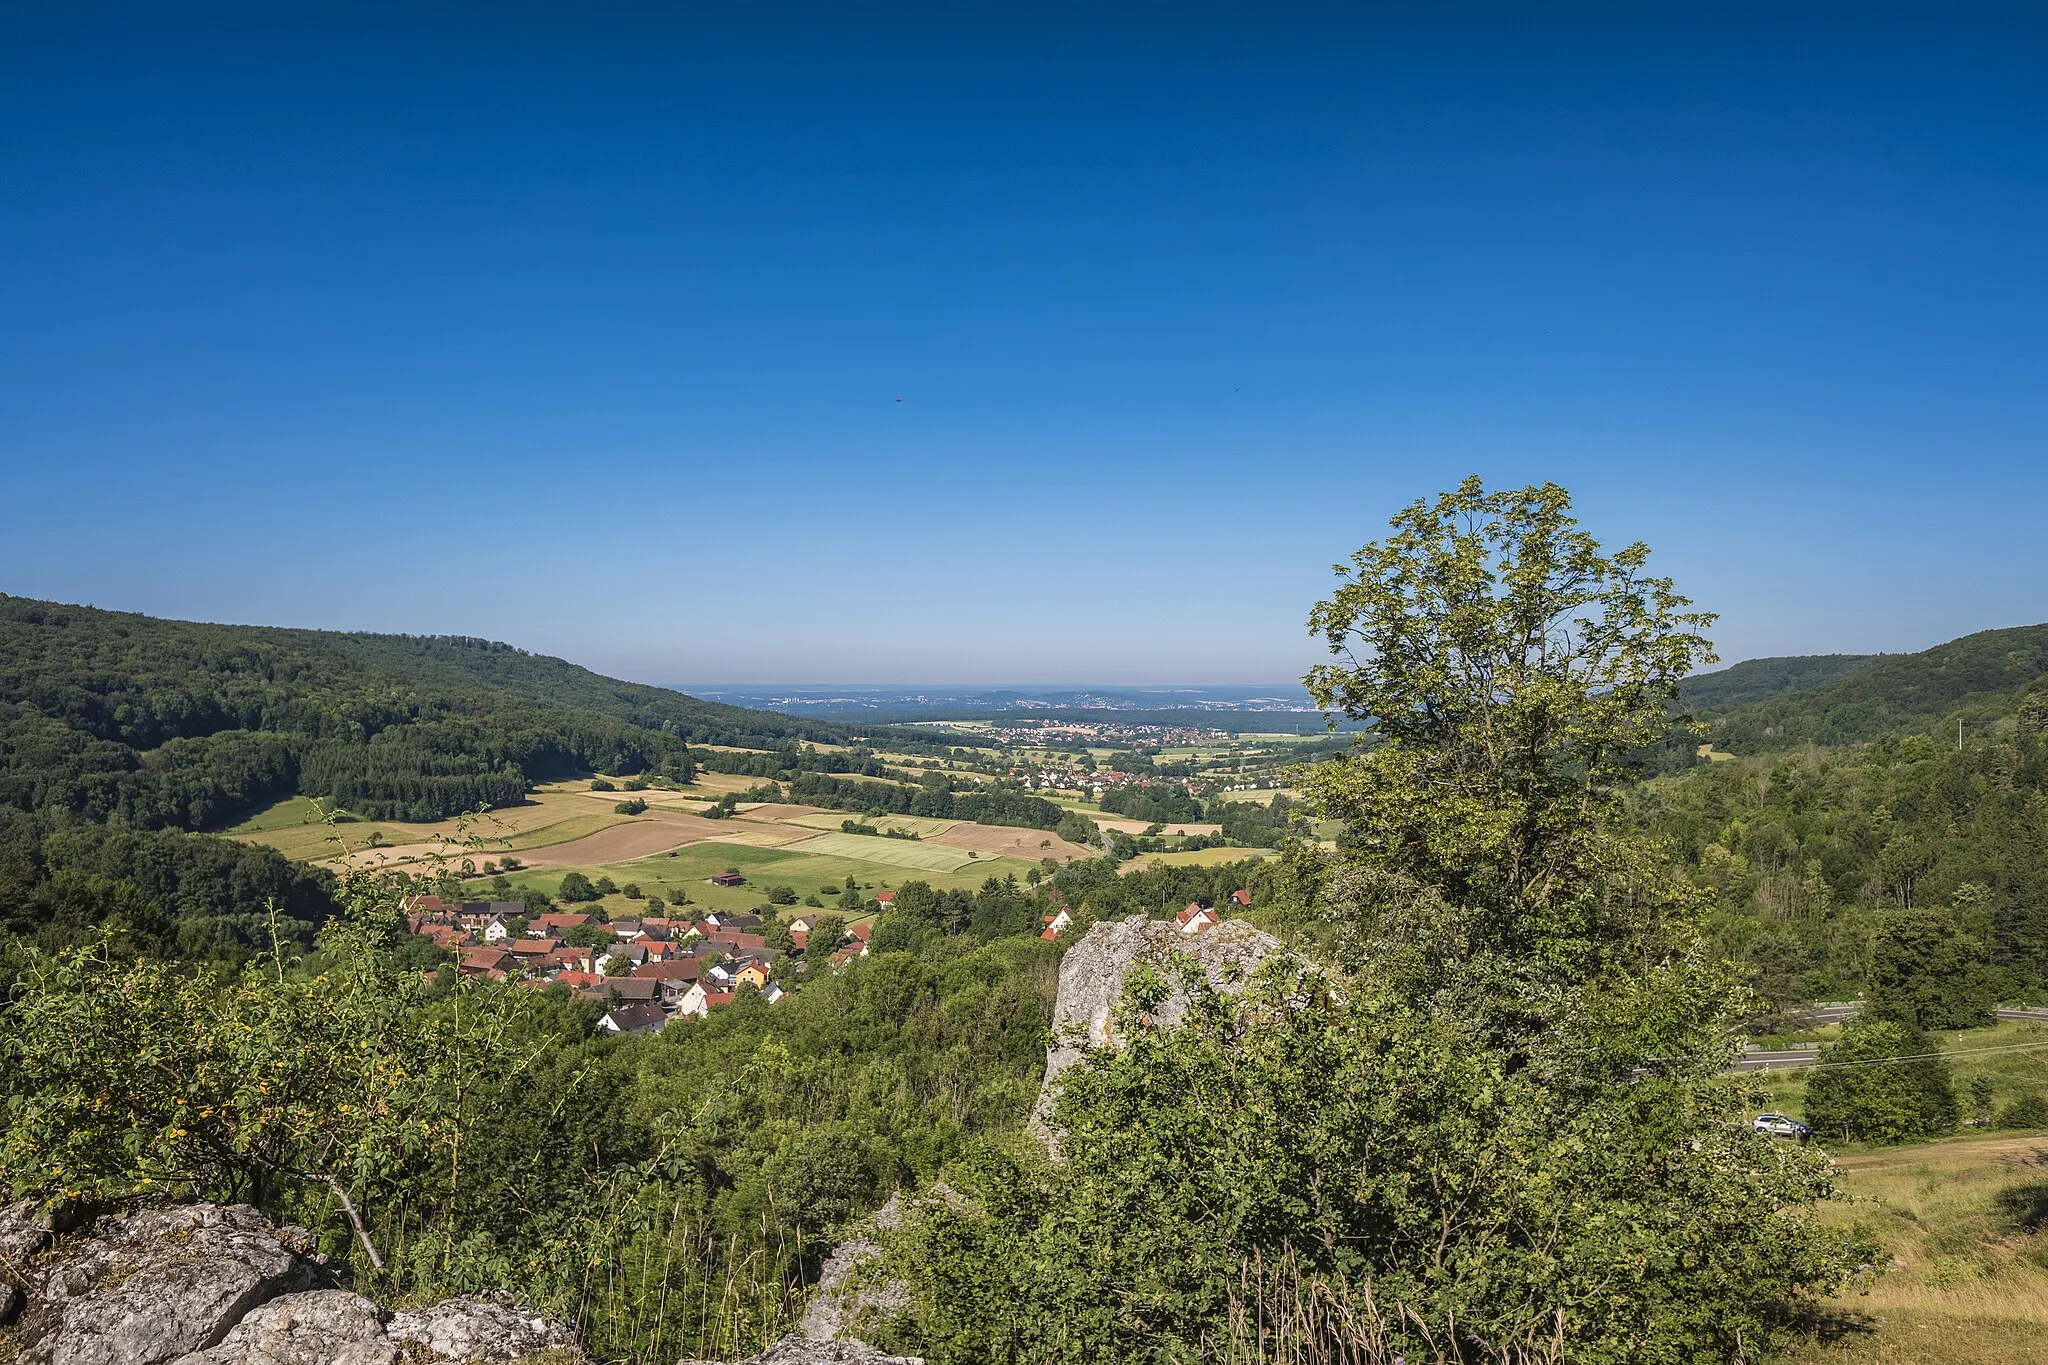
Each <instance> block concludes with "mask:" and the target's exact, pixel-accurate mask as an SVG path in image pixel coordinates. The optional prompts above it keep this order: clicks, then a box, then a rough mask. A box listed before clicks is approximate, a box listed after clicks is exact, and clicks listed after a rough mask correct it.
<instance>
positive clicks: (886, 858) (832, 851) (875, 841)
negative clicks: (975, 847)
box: [779, 834, 975, 872]
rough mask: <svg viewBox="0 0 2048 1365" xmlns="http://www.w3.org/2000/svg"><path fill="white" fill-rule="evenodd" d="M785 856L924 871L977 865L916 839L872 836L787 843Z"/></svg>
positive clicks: (834, 836)
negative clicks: (813, 856) (802, 855)
mask: <svg viewBox="0 0 2048 1365" xmlns="http://www.w3.org/2000/svg"><path fill="white" fill-rule="evenodd" d="M779 851H780V852H783V853H812V854H818V855H820V856H823V857H827V858H858V859H859V860H860V861H862V862H864V863H882V864H885V865H886V866H889V867H913V868H917V869H919V870H920V871H924V872H958V871H959V870H960V869H961V868H963V867H965V866H967V865H968V864H969V863H971V862H974V861H975V859H973V858H971V857H969V856H968V854H967V852H966V851H965V850H963V849H957V848H948V847H946V846H945V845H943V844H927V843H919V842H918V841H916V840H914V839H884V838H881V837H879V836H876V835H869V834H821V835H819V836H818V837H817V838H815V839H805V840H804V841H803V842H801V843H795V844H785V845H784V846H783V847H782V848H781V849H780V850H779Z"/></svg>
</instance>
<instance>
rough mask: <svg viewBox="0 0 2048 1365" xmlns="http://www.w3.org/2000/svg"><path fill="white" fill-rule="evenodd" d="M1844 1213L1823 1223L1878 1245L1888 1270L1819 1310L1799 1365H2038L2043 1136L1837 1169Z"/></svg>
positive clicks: (2047, 1160) (2044, 1275) (2046, 1187)
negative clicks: (1823, 1326)
mask: <svg viewBox="0 0 2048 1365" xmlns="http://www.w3.org/2000/svg"><path fill="white" fill-rule="evenodd" d="M1836 1164H1837V1165H1838V1166H1839V1167H1840V1169H1841V1183H1842V1186H1843V1188H1844V1189H1845V1190H1846V1191H1848V1193H1849V1194H1850V1195H1852V1196H1854V1199H1855V1202H1854V1203H1852V1204H1849V1205H1847V1206H1842V1207H1838V1208H1837V1209H1835V1210H1832V1211H1831V1214H1832V1216H1835V1217H1839V1218H1842V1219H1845V1220H1849V1221H1854V1222H1859V1223H1861V1224H1863V1225H1864V1226H1866V1227H1868V1228H1869V1229H1871V1230H1872V1231H1874V1232H1875V1233H1877V1235H1878V1236H1879V1237H1881V1238H1882V1239H1883V1241H1884V1244H1885V1248H1886V1250H1888V1251H1889V1252H1890V1253H1891V1256H1892V1261H1891V1265H1890V1268H1889V1269H1888V1270H1887V1271H1886V1272H1885V1274H1884V1275H1882V1276H1881V1277H1879V1278H1878V1280H1877V1281H1876V1283H1874V1284H1873V1285H1872V1286H1871V1287H1870V1289H1869V1291H1868V1292H1867V1293H1862V1294H1848V1295H1844V1296H1843V1297H1842V1298H1840V1299H1838V1300H1836V1301H1835V1302H1834V1303H1833V1304H1832V1305H1830V1306H1831V1307H1832V1308H1833V1309H1834V1310H1835V1312H1836V1314H1837V1321H1836V1323H1835V1330H1834V1332H1833V1333H1832V1334H1831V1335H1832V1336H1833V1339H1832V1340H1830V1341H1826V1342H1817V1343H1810V1344H1808V1345H1806V1346H1805V1347H1803V1348H1801V1349H1800V1350H1798V1351H1795V1352H1794V1353H1793V1354H1792V1355H1791V1356H1790V1357H1789V1358H1790V1359H1791V1360H1795V1361H1799V1362H1807V1363H1810V1365H1851V1362H1854V1365H1908V1362H1911V1365H1927V1363H1929V1362H1935V1361H1940V1362H1942V1365H2043V1363H2048V1134H2042V1133H2032V1134H2028V1135H2024V1136H2011V1135H1999V1136H1992V1137H1964V1138H1953V1139H1949V1140H1947V1141H1943V1142H1932V1143H1924V1144H1919V1145H1915V1146H1910V1147H1894V1148H1888V1149H1885V1150H1882V1151H1874V1152H1860V1153H1854V1154H1851V1155H1847V1156H1841V1157H1837V1158H1836Z"/></svg>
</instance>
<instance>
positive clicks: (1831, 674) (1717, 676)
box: [1678, 654, 1881, 717]
mask: <svg viewBox="0 0 2048 1365" xmlns="http://www.w3.org/2000/svg"><path fill="white" fill-rule="evenodd" d="M1880 657H1881V656H1880V655H1876V654H1802V655H1793V656H1791V657H1788V658H1775V659H1744V660H1743V661H1742V662H1741V663H1739V664H1736V665H1734V666H1733V667H1730V668H1722V669H1717V670H1715V671H1714V672H1712V673H1700V674H1695V675H1694V676H1693V677H1690V678H1687V679H1686V680H1685V681H1684V682H1682V683H1680V684H1679V685H1678V700H1679V702H1680V703H1681V704H1682V705H1683V706H1684V707H1685V709H1686V710H1687V711H1689V712H1691V713H1692V714H1693V715H1695V716H1703V717H1704V716H1718V715H1721V714H1723V713H1724V712H1728V711H1732V710H1734V709H1735V708H1736V707H1738V706H1747V705H1749V704H1750V703H1751V702H1758V701H1763V700H1764V699H1765V698H1768V697H1776V696H1780V695H1782V694H1784V693H1786V692H1798V691H1802V690H1804V689H1806V688H1811V687H1821V686H1824V685H1826V684H1828V683H1831V682H1833V681H1835V680H1836V679H1837V678H1840V677H1843V676H1844V675H1846V674H1849V673H1853V672H1855V671H1856V670H1857V669H1859V668H1862V667H1864V666H1865V665H1866V664H1869V663H1870V662H1872V661H1873V660H1875V659H1877V658H1880Z"/></svg>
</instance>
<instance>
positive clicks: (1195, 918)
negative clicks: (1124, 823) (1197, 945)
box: [1038, 888, 1252, 943]
mask: <svg viewBox="0 0 2048 1365" xmlns="http://www.w3.org/2000/svg"><path fill="white" fill-rule="evenodd" d="M1224 903H1225V904H1226V905H1228V906H1229V907H1230V908H1231V909H1233V910H1249V909H1250V908H1251V904H1252V893H1251V892H1249V891H1246V890H1244V889H1242V888H1240V889H1238V890H1236V891H1233V892H1231V893H1230V896H1229V898H1228V899H1227V900H1226V901H1225V902H1224ZM1223 919H1224V911H1222V910H1219V909H1217V908H1216V907H1215V906H1213V905H1204V904H1202V903H1201V902H1200V901H1189V902H1188V907H1187V909H1185V910H1183V911H1181V912H1180V913H1179V914H1177V915H1175V916H1174V917H1173V922H1174V925H1175V927H1177V928H1178V929H1179V930H1180V931H1181V932H1182V933H1183V934H1186V935H1188V936H1190V937H1193V936H1194V935H1196V934H1199V933H1201V932H1202V931H1203V930H1204V929H1213V928H1215V927H1216V926H1217V925H1219V924H1221V923H1223ZM1073 923H1074V912H1073V911H1071V910H1069V909H1067V907H1066V906H1064V905H1062V906H1061V907H1060V908H1059V909H1058V910H1055V911H1054V912H1053V913H1052V914H1050V915H1047V916H1046V917H1045V928H1044V929H1043V930H1042V931H1040V933H1039V935H1038V936H1039V937H1040V938H1042V939H1044V940H1045V941H1046V942H1047V943H1051V942H1053V941H1054V940H1056V939H1057V938H1059V936H1060V935H1061V934H1063V933H1065V932H1066V931H1067V930H1068V929H1069V928H1070V927H1072V925H1073Z"/></svg>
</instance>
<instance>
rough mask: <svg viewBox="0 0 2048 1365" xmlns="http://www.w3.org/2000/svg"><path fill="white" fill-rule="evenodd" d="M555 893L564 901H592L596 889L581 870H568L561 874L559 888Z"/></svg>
mask: <svg viewBox="0 0 2048 1365" xmlns="http://www.w3.org/2000/svg"><path fill="white" fill-rule="evenodd" d="M555 894H556V895H558V896H560V897H561V898H562V899H563V900H565V901H571V902H576V901H594V900H596V899H597V896H598V891H597V888H596V887H594V886H592V885H591V884H590V878H588V877H586V876H584V875H583V874H582V873H581V872H569V873H565V874H564V875H563V877H562V885H561V888H560V889H559V890H558V891H556V893H555Z"/></svg>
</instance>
